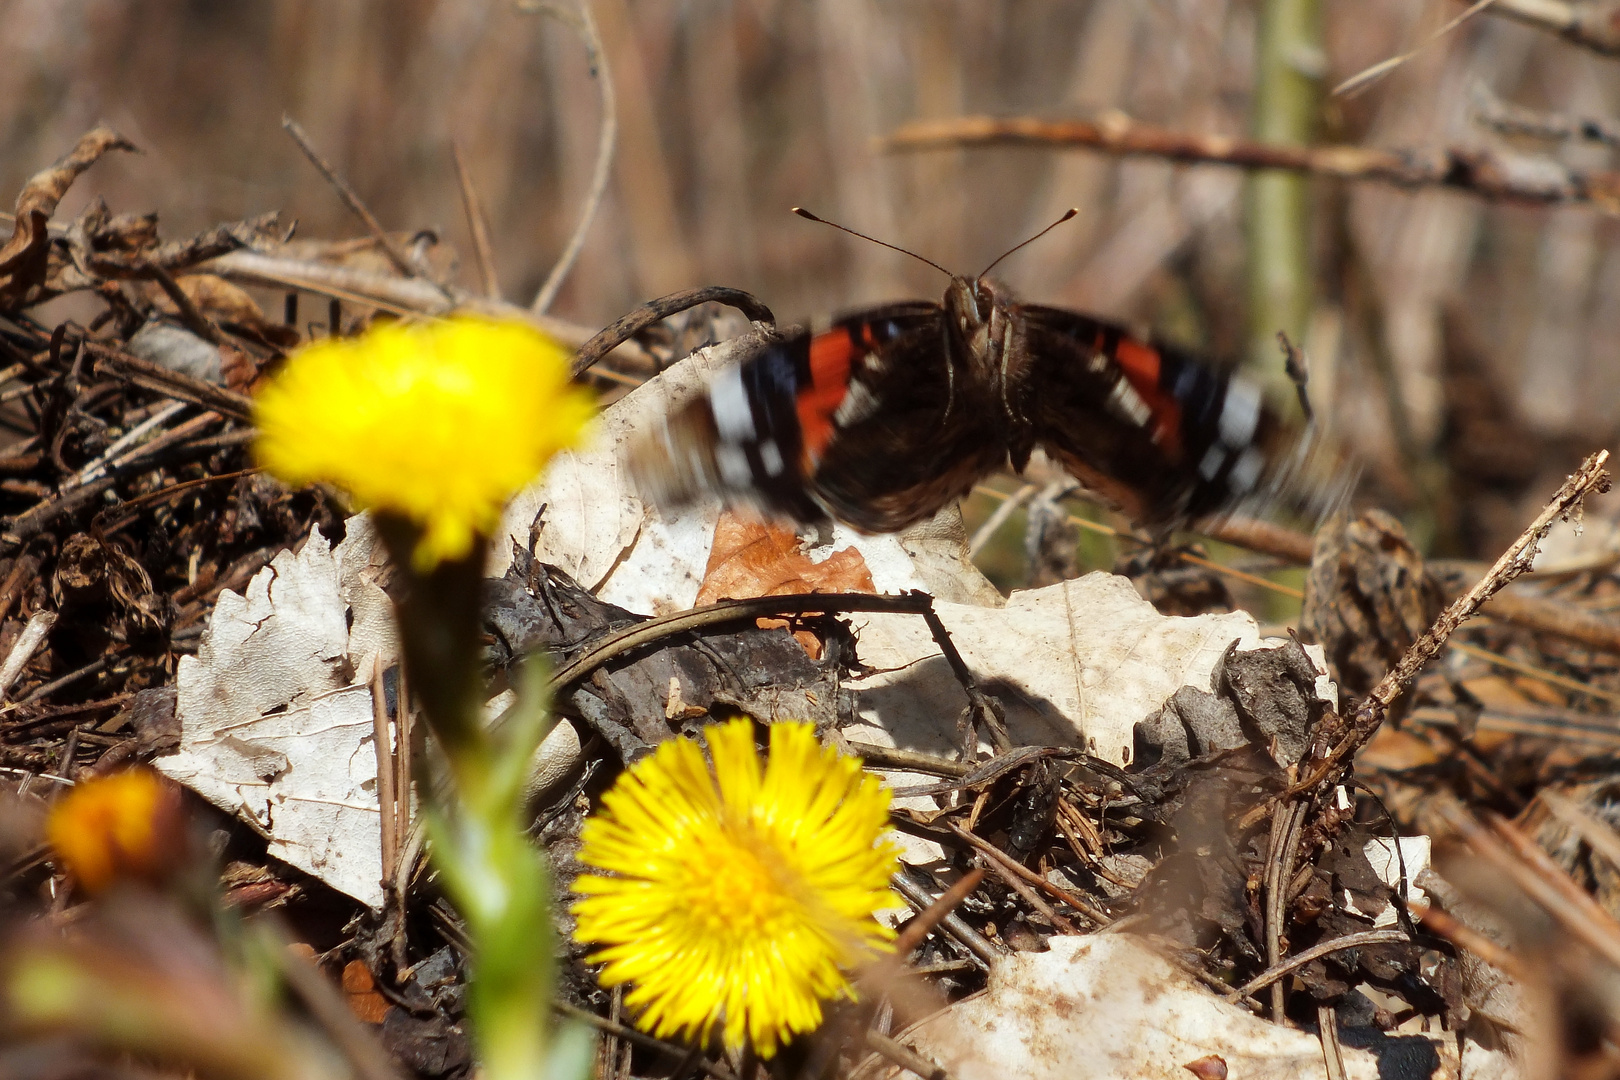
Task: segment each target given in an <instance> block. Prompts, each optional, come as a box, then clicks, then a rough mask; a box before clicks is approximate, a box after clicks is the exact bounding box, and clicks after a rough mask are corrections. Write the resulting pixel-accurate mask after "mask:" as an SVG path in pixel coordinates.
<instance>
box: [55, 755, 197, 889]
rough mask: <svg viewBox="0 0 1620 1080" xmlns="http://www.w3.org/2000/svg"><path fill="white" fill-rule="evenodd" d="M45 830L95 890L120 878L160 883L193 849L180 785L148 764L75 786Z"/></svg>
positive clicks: (70, 867) (65, 862) (67, 864)
mask: <svg viewBox="0 0 1620 1080" xmlns="http://www.w3.org/2000/svg"><path fill="white" fill-rule="evenodd" d="M45 832H46V838H47V839H48V840H49V841H50V843H51V847H52V848H54V849H55V851H56V857H57V859H58V860H60V863H61V865H62V867H63V868H64V869H66V870H67V871H68V872H69V873H71V874H72V875H73V877H74V878H75V879H76V880H77V881H78V882H79V884H80V885H82V886H83V887H84V889H85V891H87V892H92V893H99V892H101V891H103V890H105V889H106V888H107V887H108V886H110V885H112V884H113V883H114V882H116V881H120V880H140V881H146V882H148V883H152V884H157V883H160V882H162V881H163V880H164V879H165V878H167V877H168V876H169V875H170V874H171V873H172V872H173V871H174V870H175V869H176V868H177V867H178V866H179V864H180V863H181V862H183V861H184V859H185V855H186V848H187V844H186V834H185V817H184V813H183V811H182V809H181V805H180V791H179V789H178V788H176V787H175V786H174V785H173V784H171V783H170V782H169V781H167V780H165V779H164V778H163V777H161V776H159V775H158V774H157V773H155V772H153V771H152V770H151V769H144V768H134V769H126V770H124V771H122V772H115V773H110V774H108V775H106V776H98V777H94V778H92V779H89V780H86V781H84V782H83V783H81V784H77V785H75V786H74V787H73V789H72V790H70V791H69V792H67V794H65V795H63V796H62V797H61V798H60V799H58V800H57V801H56V805H55V806H53V807H51V813H50V817H49V818H48V819H47V820H46V825H45Z"/></svg>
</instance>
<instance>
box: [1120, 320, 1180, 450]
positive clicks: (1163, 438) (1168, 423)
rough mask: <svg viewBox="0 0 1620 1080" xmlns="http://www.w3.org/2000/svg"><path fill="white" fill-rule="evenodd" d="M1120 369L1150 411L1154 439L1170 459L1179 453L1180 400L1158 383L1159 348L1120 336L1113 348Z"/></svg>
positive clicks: (1160, 362) (1160, 360)
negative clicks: (1167, 392)
mask: <svg viewBox="0 0 1620 1080" xmlns="http://www.w3.org/2000/svg"><path fill="white" fill-rule="evenodd" d="M1114 359H1115V361H1116V362H1117V363H1118V364H1119V369H1120V370H1121V371H1123V372H1124V373H1125V377H1126V378H1127V379H1129V380H1130V383H1131V387H1132V389H1134V390H1135V391H1136V392H1137V393H1138V394H1140V395H1141V397H1142V400H1143V401H1144V402H1146V403H1147V407H1148V410H1149V411H1150V412H1151V413H1152V414H1153V441H1154V442H1156V443H1158V444H1159V448H1160V449H1162V450H1163V451H1164V452H1165V453H1166V454H1168V455H1169V456H1170V457H1172V458H1179V457H1180V456H1181V403H1180V402H1178V401H1177V400H1176V399H1175V398H1173V397H1171V396H1170V395H1169V394H1166V393H1165V392H1164V391H1163V390H1162V389H1161V388H1160V386H1159V368H1160V365H1161V364H1162V362H1163V361H1162V359H1161V357H1160V356H1159V350H1157V349H1155V348H1153V347H1152V346H1151V345H1144V344H1142V343H1141V342H1140V341H1133V340H1131V339H1130V338H1127V337H1122V338H1120V339H1119V345H1118V346H1117V347H1116V348H1115V349H1114Z"/></svg>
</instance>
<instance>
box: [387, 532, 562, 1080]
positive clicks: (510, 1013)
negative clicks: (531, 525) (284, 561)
mask: <svg viewBox="0 0 1620 1080" xmlns="http://www.w3.org/2000/svg"><path fill="white" fill-rule="evenodd" d="M378 523H379V527H380V529H381V532H382V536H383V538H384V540H385V541H386V542H387V544H388V546H389V551H390V553H391V554H392V555H393V556H394V558H395V561H396V565H399V566H401V567H404V568H409V567H410V565H411V563H410V552H411V551H413V550H414V547H415V540H416V538H417V530H415V529H414V528H413V527H412V526H410V525H408V524H407V523H404V522H402V521H400V520H399V519H397V518H396V519H387V518H383V517H381V516H379V519H378ZM483 558H484V552H483V546H482V545H479V546H478V549H477V550H476V551H475V552H474V553H473V555H471V556H469V557H468V558H466V559H462V560H458V561H454V562H444V563H440V564H439V565H438V566H437V567H435V568H434V569H433V570H432V571H430V572H427V573H420V572H418V571H415V570H410V569H407V570H406V573H407V581H406V590H405V594H404V597H403V599H402V600H401V602H400V605H399V624H400V635H401V640H402V645H403V650H404V654H405V663H406V667H407V670H408V671H409V672H410V675H411V685H412V686H413V687H415V689H416V693H417V695H418V700H419V701H420V703H421V706H422V711H423V714H424V715H425V717H426V719H427V721H428V725H429V727H430V729H431V730H432V732H433V736H434V739H435V740H436V741H437V742H438V744H439V747H440V748H441V749H442V750H443V751H444V755H445V758H446V761H447V763H448V765H449V772H450V779H451V784H450V788H451V793H450V795H449V796H448V797H446V798H444V799H443V800H442V801H441V800H434V801H433V804H432V805H430V806H429V807H428V808H427V810H426V813H425V817H426V821H427V826H428V836H429V838H430V839H431V841H432V844H433V862H434V865H435V866H436V867H437V868H438V870H439V873H440V876H441V879H442V880H443V883H444V888H445V892H446V893H447V894H448V895H449V897H450V900H451V902H452V903H453V904H454V905H455V907H456V910H457V911H459V912H460V913H461V915H462V918H463V919H465V920H466V924H467V930H468V938H469V940H470V942H471V945H472V957H471V960H472V972H471V978H470V980H469V983H468V988H467V1015H468V1019H469V1020H470V1021H471V1023H472V1028H473V1035H474V1038H475V1041H476V1044H477V1049H478V1057H479V1059H480V1061H481V1063H482V1066H483V1072H482V1075H483V1076H484V1077H485V1080H541V1078H543V1077H544V1078H549V1080H574V1078H575V1077H576V1076H578V1075H580V1073H579V1069H578V1067H577V1062H580V1061H587V1060H588V1054H582V1053H581V1052H580V1051H579V1046H578V1043H579V1039H578V1038H576V1037H573V1035H572V1034H570V1033H564V1035H565V1037H564V1038H562V1039H561V1040H559V1044H558V1045H557V1046H555V1047H554V1046H552V1045H550V1040H549V1038H548V1036H549V1035H550V1034H551V1025H550V1023H549V1020H550V1017H551V1010H550V1004H551V997H552V986H553V981H554V979H553V970H554V967H555V962H556V961H555V948H554V944H553V933H552V924H551V883H550V875H549V874H548V872H547V867H546V861H545V857H544V856H543V855H542V854H541V853H540V852H539V851H538V850H537V849H536V848H535V846H534V845H533V844H532V843H531V842H530V840H529V835H528V831H527V830H526V829H525V828H524V824H525V823H524V820H523V785H524V779H525V777H526V774H527V771H528V768H529V762H530V761H531V760H532V758H533V756H534V752H535V750H536V749H537V748H538V747H539V745H540V741H541V739H542V738H544V736H545V732H546V727H547V725H548V716H547V713H546V709H545V707H544V694H543V691H542V688H543V686H544V678H543V675H542V674H541V672H540V670H539V668H538V666H537V665H532V664H531V665H529V666H527V667H526V668H525V669H524V671H523V674H522V677H521V678H520V680H519V683H520V685H519V687H518V690H519V695H518V704H517V706H516V707H514V709H513V710H512V713H511V715H510V718H509V720H508V722H507V723H506V724H505V725H504V726H503V728H502V730H501V732H500V733H499V734H498V735H495V734H492V733H491V732H490V731H489V730H488V729H487V728H486V727H485V726H484V724H483V722H482V712H483V710H482V693H481V690H482V671H481V659H480V650H479V648H478V641H479V594H480V588H481V584H482V578H483V574H482V568H483ZM423 790H426V791H431V790H432V786H431V785H424V787H423ZM559 1054H561V1057H559V1056H558V1055H559Z"/></svg>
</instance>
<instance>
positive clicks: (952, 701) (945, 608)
mask: <svg viewBox="0 0 1620 1080" xmlns="http://www.w3.org/2000/svg"><path fill="white" fill-rule="evenodd" d="M935 608H936V610H937V611H938V613H939V617H940V621H941V622H942V623H944V624H945V628H946V629H947V630H948V631H949V632H950V635H951V640H952V642H953V643H954V644H955V646H956V648H957V651H959V652H960V653H961V654H962V658H963V660H964V662H965V663H966V664H967V666H968V668H969V670H971V671H972V672H973V675H974V677H975V678H976V679H977V680H978V681H979V683H980V685H982V686H984V687H985V688H986V689H987V690H989V691H990V692H991V693H993V694H994V695H995V696H996V697H997V699H998V700H999V701H1000V702H1001V704H1002V705H1003V706H1004V707H1005V709H1006V711H1007V726H1008V729H1009V731H1010V733H1011V735H1012V741H1013V743H1014V744H1015V745H1030V744H1040V745H1052V746H1080V747H1084V748H1086V749H1087V750H1088V751H1089V752H1090V753H1092V754H1095V755H1096V756H1097V757H1100V758H1105V759H1107V760H1109V761H1112V762H1114V763H1116V764H1120V765H1124V764H1128V763H1129V761H1130V759H1131V752H1132V744H1133V741H1134V731H1135V725H1136V723H1137V722H1138V721H1140V720H1144V719H1146V718H1147V717H1149V716H1151V715H1152V714H1153V713H1155V712H1157V711H1158V710H1159V709H1160V708H1162V707H1163V705H1164V703H1165V702H1166V701H1168V700H1169V699H1170V696H1171V695H1172V694H1174V693H1175V692H1176V691H1177V690H1178V689H1180V688H1181V687H1183V686H1195V687H1197V688H1199V689H1201V690H1208V689H1209V688H1210V673H1211V672H1212V671H1213V670H1214V667H1215V664H1216V662H1217V661H1218V660H1219V659H1220V657H1221V654H1222V653H1223V652H1225V651H1226V648H1227V646H1228V645H1230V644H1231V643H1232V642H1234V641H1236V642H1238V647H1239V648H1240V649H1252V648H1256V647H1258V646H1260V645H1262V644H1263V643H1265V642H1266V639H1262V638H1261V636H1260V631H1259V628H1258V627H1257V626H1256V624H1255V621H1254V619H1253V617H1252V616H1250V615H1249V614H1248V613H1247V612H1241V611H1238V612H1230V613H1227V614H1222V615H1199V616H1195V617H1192V618H1181V617H1173V616H1166V615H1161V614H1159V612H1158V611H1157V610H1155V609H1154V607H1153V605H1152V604H1150V603H1148V602H1147V601H1146V600H1143V599H1142V598H1141V596H1139V595H1138V594H1137V592H1136V590H1135V589H1134V588H1133V587H1132V586H1131V583H1130V582H1129V581H1128V580H1126V579H1125V578H1122V577H1117V576H1115V575H1112V574H1102V573H1096V574H1087V575H1086V576H1085V577H1082V578H1076V579H1073V580H1070V581H1064V582H1059V583H1058V584H1055V585H1050V586H1047V587H1046V588H1043V589H1031V590H1025V591H1020V592H1015V593H1013V594H1012V596H1010V597H1009V598H1008V599H1007V603H1006V605H1005V606H1004V607H1000V608H986V607H980V606H977V605H970V604H948V603H938V604H936V605H935ZM855 623H856V627H857V631H858V636H859V649H860V657H861V660H862V662H863V663H865V664H866V665H868V666H869V667H872V668H876V669H878V670H877V672H876V673H875V674H873V675H870V676H867V677H865V678H862V679H857V680H852V682H851V683H850V685H851V688H852V689H854V690H855V691H856V695H857V698H856V700H857V703H858V707H859V710H860V715H861V719H862V723H861V725H859V726H858V727H855V728H848V729H846V730H845V734H846V735H847V736H848V737H849V738H851V739H854V740H856V741H862V742H876V743H880V744H886V745H896V746H903V747H907V748H909V749H914V750H924V751H927V752H930V753H936V754H949V753H950V752H951V751H952V750H953V749H954V739H955V718H956V716H957V715H958V714H959V713H960V712H961V710H962V708H963V706H964V705H965V704H966V699H965V697H964V696H963V693H962V689H961V686H960V685H959V684H958V683H957V681H956V680H955V679H954V678H953V677H952V675H951V673H950V669H949V667H948V666H947V664H946V662H945V658H944V656H943V655H942V654H941V652H940V650H939V647H938V646H937V645H936V644H935V642H934V640H933V637H932V636H931V635H930V634H929V632H928V628H927V626H926V625H925V624H924V623H923V621H922V620H921V619H918V618H916V617H914V616H900V615H872V616H861V617H857V618H856V619H855ZM1271 644H1280V643H1279V642H1271Z"/></svg>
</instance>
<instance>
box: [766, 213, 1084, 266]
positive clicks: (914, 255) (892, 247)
mask: <svg viewBox="0 0 1620 1080" xmlns="http://www.w3.org/2000/svg"><path fill="white" fill-rule="evenodd" d="M793 212H794V213H795V214H798V215H799V216H800V217H802V218H804V219H805V220H806V221H817V222H820V223H821V224H823V225H831V226H832V227H833V228H835V229H837V230H839V231H840V232H847V233H849V235H851V236H858V237H860V238H861V239H862V240H870V241H871V242H872V243H874V244H876V245H878V246H879V247H886V248H888V249H889V250H890V251H898V252H899V253H900V254H902V255H910V256H911V257H912V258H913V259H916V260H917V261H918V262H925V263H927V264H928V265H929V266H932V267H933V268H934V269H935V270H938V271H939V272H940V273H942V274H944V275H945V276H946V277H955V276H956V275H955V274H953V273H951V272H950V271H949V270H947V269H945V268H944V267H943V266H941V265H939V263H937V262H935V261H934V260H933V259H925V258H923V257H922V256H921V255H919V254H917V253H916V252H915V251H907V250H906V249H905V248H903V247H898V246H896V245H894V244H891V243H888V242H887V241H884V240H879V239H878V238H877V237H875V236H867V235H866V234H865V233H863V232H856V231H855V230H854V229H851V228H848V227H847V226H844V225H840V224H838V222H836V221H828V220H827V219H826V218H820V217H816V215H814V214H812V213H811V212H810V211H808V210H806V209H805V208H804V207H802V206H795V207H794V208H793ZM1073 213H1074V211H1070V214H1071V215H1072V214H1073ZM1028 242H1029V241H1027V240H1026V241H1025V243H1028ZM1022 246H1023V245H1022V244H1020V245H1019V247H1022ZM1014 250H1017V249H1016V248H1015V249H1014ZM998 261H999V260H998Z"/></svg>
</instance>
